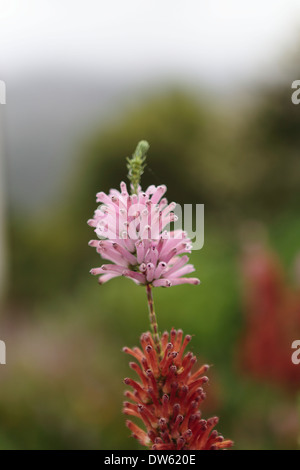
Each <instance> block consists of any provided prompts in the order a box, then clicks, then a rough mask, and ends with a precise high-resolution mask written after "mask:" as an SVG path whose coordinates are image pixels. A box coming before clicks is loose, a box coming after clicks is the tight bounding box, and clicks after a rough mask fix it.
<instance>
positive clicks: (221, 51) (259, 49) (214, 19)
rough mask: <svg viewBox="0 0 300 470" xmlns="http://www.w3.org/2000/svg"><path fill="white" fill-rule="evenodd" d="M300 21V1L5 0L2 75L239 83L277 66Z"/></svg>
mask: <svg viewBox="0 0 300 470" xmlns="http://www.w3.org/2000/svg"><path fill="white" fill-rule="evenodd" d="M299 26H300V0H248V1H246V0H184V1H183V0H148V1H143V0H105V1H104V0H103V1H102V0H83V1H82V0H0V79H1V78H3V79H5V78H6V76H9V77H10V76H11V75H17V74H20V73H22V72H24V71H27V72H28V71H29V72H30V71H32V70H34V69H35V68H36V67H39V68H41V69H43V68H49V67H50V68H51V67H54V68H57V67H60V69H61V68H64V67H65V68H67V69H71V70H72V69H75V70H76V69H78V70H83V71H86V72H87V73H89V72H91V73H98V74H99V75H101V74H105V75H110V74H119V76H120V78H119V79H120V80H122V77H133V78H135V79H137V80H143V78H145V77H148V78H151V77H157V76H159V75H160V74H175V75H176V74H177V75H179V76H181V75H187V76H191V75H194V76H196V77H199V78H202V79H203V80H204V81H210V80H212V81H214V82H218V81H220V82H222V81H225V82H226V81H227V82H228V81H239V80H244V79H247V77H249V76H252V75H255V74H257V75H259V74H261V73H262V71H263V70H267V67H268V64H271V65H270V66H271V67H272V66H274V61H276V58H278V57H280V54H282V53H283V51H285V50H286V49H287V48H288V47H290V46H291V44H292V41H293V39H296V38H297V37H298V31H299ZM272 63H273V65H272ZM2 75H4V76H2Z"/></svg>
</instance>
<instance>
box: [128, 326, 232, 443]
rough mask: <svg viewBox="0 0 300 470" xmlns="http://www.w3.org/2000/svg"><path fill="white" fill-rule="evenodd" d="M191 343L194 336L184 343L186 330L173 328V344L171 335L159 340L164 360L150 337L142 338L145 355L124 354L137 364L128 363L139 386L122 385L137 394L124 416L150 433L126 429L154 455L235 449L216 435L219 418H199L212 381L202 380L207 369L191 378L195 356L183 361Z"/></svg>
mask: <svg viewBox="0 0 300 470" xmlns="http://www.w3.org/2000/svg"><path fill="white" fill-rule="evenodd" d="M190 341H191V336H190V335H186V336H185V337H184V339H183V332H182V330H178V331H176V330H175V329H174V328H173V329H172V330H171V333H170V338H169V333H168V332H165V333H163V335H162V336H161V354H158V353H157V351H156V348H155V344H154V341H153V337H152V335H151V333H149V332H147V333H144V334H143V335H142V336H141V339H140V342H141V346H142V349H140V348H137V347H136V348H133V349H130V348H124V352H126V353H128V354H130V355H132V356H133V357H134V358H135V359H136V360H137V361H138V362H139V365H138V364H137V363H136V362H130V367H131V369H133V370H134V371H135V372H136V373H137V375H138V376H139V379H140V380H139V381H138V382H137V381H135V380H132V379H130V378H126V379H125V380H124V382H125V384H126V385H129V386H131V387H132V389H133V392H132V391H129V390H128V391H126V392H125V396H126V397H127V398H128V399H129V400H130V401H126V402H125V403H124V409H123V412H124V414H126V415H129V416H134V417H136V418H139V419H141V420H142V422H143V425H144V427H145V428H146V430H144V429H142V428H140V427H139V426H137V425H136V424H135V423H133V422H132V421H131V420H128V421H127V422H126V425H127V427H128V428H129V429H130V431H131V432H132V435H133V437H135V438H136V439H137V440H138V441H139V442H140V444H142V445H143V446H146V447H148V448H152V449H153V450H217V449H224V448H228V447H231V446H232V445H233V443H232V441H230V440H224V438H223V437H222V436H221V435H219V434H218V432H217V431H216V430H213V428H214V427H215V426H216V424H217V423H218V421H219V420H218V418H217V417H214V418H210V419H208V420H204V419H202V418H201V412H200V410H199V405H200V404H201V403H202V402H203V400H204V399H205V392H204V391H203V388H202V386H203V385H204V384H205V383H206V382H207V381H208V378H207V377H206V376H204V375H203V374H204V373H205V372H206V371H207V370H208V368H209V366H207V365H203V366H201V367H200V368H199V369H198V370H196V371H195V372H193V373H192V372H191V371H192V367H193V366H194V364H195V363H196V357H195V356H194V355H193V354H192V353H191V352H188V353H186V354H185V355H184V350H185V348H186V346H187V344H188V343H189V342H190Z"/></svg>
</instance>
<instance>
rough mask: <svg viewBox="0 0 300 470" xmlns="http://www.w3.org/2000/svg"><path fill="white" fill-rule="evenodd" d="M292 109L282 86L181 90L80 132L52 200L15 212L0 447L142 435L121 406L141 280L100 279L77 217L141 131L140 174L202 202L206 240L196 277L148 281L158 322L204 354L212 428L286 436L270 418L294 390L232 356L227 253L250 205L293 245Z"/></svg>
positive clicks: (174, 196) (287, 246) (232, 254)
mask: <svg viewBox="0 0 300 470" xmlns="http://www.w3.org/2000/svg"><path fill="white" fill-rule="evenodd" d="M298 115H299V116H298ZM299 117H300V114H299V110H298V109H297V108H296V107H295V106H294V107H293V106H292V105H291V103H290V98H289V96H286V94H285V93H283V91H282V90H280V89H278V90H274V91H273V92H272V93H271V94H270V95H269V94H264V95H263V96H261V99H260V100H258V101H257V105H255V106H252V107H251V110H250V109H247V107H246V106H244V107H240V108H239V110H237V111H235V112H234V111H232V110H224V109H219V108H218V107H217V106H215V105H213V104H212V103H209V102H208V101H204V100H201V99H200V98H199V97H198V96H196V95H193V94H189V93H185V92H184V91H178V90H177V91H172V92H169V93H166V94H160V95H158V96H157V97H155V98H152V99H149V100H146V101H145V102H144V103H142V104H140V105H139V106H138V107H136V108H135V109H129V110H127V112H126V113H125V116H124V118H116V119H115V120H112V122H111V123H110V124H108V125H107V127H106V128H105V129H102V128H101V129H96V131H95V132H92V135H90V136H88V137H87V140H86V142H84V143H83V144H82V147H81V148H80V149H79V150H78V156H77V161H78V164H77V165H74V170H73V172H71V173H70V181H69V182H67V183H68V184H66V188H67V189H66V190H65V193H64V194H63V195H62V197H61V203H60V204H59V205H56V206H53V207H52V208H47V210H45V211H41V213H40V214H39V216H38V217H36V218H32V220H30V219H28V216H26V217H24V216H22V214H21V213H19V214H16V215H15V217H14V218H13V219H12V220H11V228H10V232H11V237H10V239H11V248H12V268H11V279H12V282H11V291H10V301H9V302H8V313H9V315H7V323H8V326H7V331H8V332H11V334H13V335H14V341H13V345H11V346H10V350H11V351H14V352H13V353H12V354H14V357H13V358H12V359H9V360H10V362H11V361H13V365H14V367H13V370H14V372H13V374H12V373H11V372H9V371H10V370H11V369H12V367H10V368H7V371H6V372H5V374H3V375H2V374H1V387H0V447H1V448H105V449H118V448H129V449H130V448H138V444H137V443H136V442H135V441H134V440H130V439H129V438H128V431H127V430H126V428H125V426H124V417H123V416H122V415H121V413H120V409H121V402H122V391H123V390H124V386H123V385H122V378H123V377H125V376H126V375H127V374H128V373H129V367H128V365H127V363H128V357H123V356H124V355H122V353H121V348H122V347H123V346H124V345H125V344H127V345H128V346H133V345H136V344H137V342H138V338H139V336H140V334H141V333H142V332H143V331H145V330H146V329H148V317H147V306H146V298H145V292H144V289H143V288H142V287H140V288H137V287H136V286H135V285H134V284H133V283H132V282H131V281H129V280H127V279H116V280H114V281H111V282H110V283H108V284H107V285H104V286H101V287H98V285H97V282H96V280H95V279H94V278H90V277H89V275H88V271H89V269H90V268H91V267H93V266H97V265H100V263H101V261H100V259H99V258H98V257H97V255H96V253H95V251H94V250H92V249H91V248H89V247H88V245H87V242H88V240H89V239H90V238H92V237H93V232H92V229H91V228H90V227H88V226H87V224H86V220H87V219H88V218H90V217H91V216H92V213H93V211H94V210H95V208H96V203H95V194H96V192H98V191H100V190H101V191H108V190H109V188H110V187H116V186H118V185H119V183H120V181H121V180H125V179H126V162H125V157H126V156H130V155H131V154H132V152H133V150H134V148H135V145H136V143H137V142H138V141H139V140H141V139H147V140H148V141H149V142H150V144H151V148H150V151H149V157H148V159H147V167H146V170H145V173H144V175H143V178H142V184H143V186H144V187H146V186H147V185H149V184H156V185H157V184H161V183H164V184H166V185H167V186H168V193H167V196H168V199H169V200H170V201H171V200H175V201H177V202H179V203H204V204H205V217H206V221H205V246H204V248H203V249H202V250H201V251H197V252H193V253H192V255H191V261H192V263H194V264H195V267H196V269H197V275H198V276H199V277H200V279H201V280H202V285H201V286H200V287H192V286H180V287H176V288H172V289H155V302H156V309H157V315H158V321H159V326H160V329H161V330H164V329H168V330H169V329H170V328H171V327H172V326H174V327H180V328H182V329H183V330H184V331H185V332H186V333H191V334H193V335H195V336H194V339H193V342H192V343H191V347H192V349H193V350H194V352H195V353H197V354H198V355H199V356H200V357H201V359H202V360H203V361H205V362H208V363H212V364H214V367H213V369H212V377H213V380H212V384H211V385H210V386H209V388H208V396H210V395H211V399H209V398H208V403H207V405H205V406H204V410H203V415H204V416H206V417H208V415H212V414H218V413H219V414H220V415H221V421H220V425H219V426H218V429H219V430H220V431H222V432H223V433H224V435H226V437H229V438H232V439H234V440H235V441H236V446H237V448H278V447H279V448H289V447H292V448H293V447H295V445H296V444H295V443H296V436H295V435H292V436H290V435H282V434H280V433H279V434H278V432H277V430H276V429H274V426H273V424H272V419H271V418H270V413H271V412H272V410H275V411H276V410H277V409H279V407H280V404H282V402H284V403H286V406H287V407H291V409H293V399H292V398H289V397H286V396H284V395H283V392H281V391H278V390H273V389H270V388H268V387H266V386H263V385H261V384H255V383H252V382H251V380H250V379H248V378H247V377H245V376H244V375H243V374H242V373H241V371H239V369H238V366H237V362H238V361H237V354H238V353H237V344H238V341H239V337H240V332H241V329H242V327H243V318H242V312H241V302H240V285H239V284H240V281H239V273H238V269H237V260H238V255H239V245H240V238H239V227H240V226H241V225H243V223H244V221H246V220H247V219H248V218H254V219H258V220H261V221H262V222H263V223H264V224H265V225H266V227H267V228H268V230H269V233H270V238H271V241H272V244H273V245H274V246H275V247H276V248H277V249H278V251H279V252H280V254H281V255H282V257H283V259H284V260H285V262H286V263H290V261H291V259H292V258H293V256H294V254H295V252H296V251H297V250H298V246H299V230H300V226H299V222H298V217H297V209H298V207H299V198H300V184H299V183H300V181H299V180H300V163H299V161H300V160H299V156H298V148H299V139H300V137H299V135H300V134H299V131H298V123H299ZM24 351H25V352H26V353H27V354H26V355H24ZM210 400H211V401H210ZM275 428H276V426H275Z"/></svg>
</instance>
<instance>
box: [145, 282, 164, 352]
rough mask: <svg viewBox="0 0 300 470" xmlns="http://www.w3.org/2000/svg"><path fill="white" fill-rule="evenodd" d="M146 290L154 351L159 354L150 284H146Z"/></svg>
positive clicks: (159, 347)
mask: <svg viewBox="0 0 300 470" xmlns="http://www.w3.org/2000/svg"><path fill="white" fill-rule="evenodd" d="M146 291H147V299H148V308H149V318H150V326H151V330H152V333H153V340H154V344H155V347H156V351H157V353H158V355H159V356H160V355H161V346H160V338H159V334H158V325H157V320H156V315H155V310H154V302H153V295H152V287H151V285H150V284H147V285H146Z"/></svg>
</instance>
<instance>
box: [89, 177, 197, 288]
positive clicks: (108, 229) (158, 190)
mask: <svg viewBox="0 0 300 470" xmlns="http://www.w3.org/2000/svg"><path fill="white" fill-rule="evenodd" d="M120 188H121V191H117V190H116V189H111V190H110V192H109V194H108V195H107V194H105V193H103V192H100V193H98V194H97V202H99V203H100V206H99V207H98V208H97V210H96V211H95V213H94V217H93V218H92V219H90V220H89V221H88V224H89V225H90V226H92V227H94V229H95V230H94V231H95V233H96V234H97V236H98V239H96V240H91V241H90V242H89V245H90V246H92V247H94V248H96V250H97V252H98V253H99V254H100V255H101V257H102V258H103V259H105V260H108V261H109V262H110V263H108V264H103V265H102V266H101V267H99V268H94V269H92V270H91V274H94V275H97V276H99V283H100V284H103V283H104V282H107V281H109V280H110V279H113V278H115V277H117V276H125V277H128V278H130V279H132V280H133V281H134V282H135V283H136V284H144V285H145V284H152V285H153V286H154V287H159V286H162V287H170V286H176V285H179V284H199V283H200V281H199V279H197V278H191V277H190V278H187V277H185V276H186V275H187V274H189V273H192V272H193V271H194V270H195V269H194V266H193V265H192V264H188V261H189V258H188V256H187V253H191V248H192V244H191V241H190V239H189V238H188V236H187V234H186V233H185V232H184V231H183V230H173V231H171V230H168V228H169V226H170V224H171V222H176V215H175V214H174V212H173V211H174V209H175V207H176V204H175V203H174V202H172V203H170V204H168V201H167V199H166V198H164V197H163V196H164V194H165V192H166V190H167V188H166V186H164V185H162V186H157V187H156V186H154V185H151V186H149V187H148V188H147V190H146V191H145V192H143V191H142V190H141V188H140V187H139V188H138V191H137V194H132V195H130V194H129V193H128V190H127V186H126V184H125V183H124V182H122V183H121V185H120Z"/></svg>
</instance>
